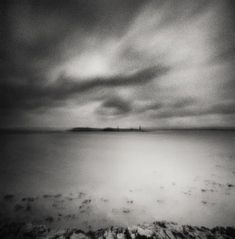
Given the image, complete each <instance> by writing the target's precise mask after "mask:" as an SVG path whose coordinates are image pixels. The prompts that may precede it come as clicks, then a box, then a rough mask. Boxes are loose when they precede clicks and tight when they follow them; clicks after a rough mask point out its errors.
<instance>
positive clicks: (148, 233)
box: [137, 227, 154, 238]
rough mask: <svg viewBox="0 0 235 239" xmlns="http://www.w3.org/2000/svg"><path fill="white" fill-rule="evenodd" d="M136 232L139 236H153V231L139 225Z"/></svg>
mask: <svg viewBox="0 0 235 239" xmlns="http://www.w3.org/2000/svg"><path fill="white" fill-rule="evenodd" d="M137 234H139V235H140V236H145V237H148V238H150V237H152V236H153V234H154V233H153V231H152V230H149V229H147V228H146V229H143V228H141V227H138V228H137Z"/></svg>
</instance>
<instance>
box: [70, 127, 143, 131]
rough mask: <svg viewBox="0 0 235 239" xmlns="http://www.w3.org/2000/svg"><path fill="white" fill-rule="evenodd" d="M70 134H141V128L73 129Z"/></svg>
mask: <svg viewBox="0 0 235 239" xmlns="http://www.w3.org/2000/svg"><path fill="white" fill-rule="evenodd" d="M69 131H71V132H89V131H91V132H93V131H95V132H143V131H145V130H143V129H142V128H141V127H139V128H118V127H117V128H113V127H106V128H92V127H75V128H72V129H70V130H69Z"/></svg>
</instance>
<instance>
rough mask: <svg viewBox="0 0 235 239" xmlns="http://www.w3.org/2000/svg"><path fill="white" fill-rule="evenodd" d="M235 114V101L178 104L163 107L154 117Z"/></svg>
mask: <svg viewBox="0 0 235 239" xmlns="http://www.w3.org/2000/svg"><path fill="white" fill-rule="evenodd" d="M233 114H235V103H234V102H222V103H219V104H213V105H211V106H209V107H208V106H206V107H202V106H201V107H200V106H193V105H191V106H189V105H188V106H186V107H184V106H183V105H178V107H174V108H172V107H168V106H165V107H162V108H159V110H156V111H155V112H152V117H153V118H176V117H191V116H207V115H233Z"/></svg>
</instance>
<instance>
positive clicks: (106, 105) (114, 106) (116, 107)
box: [97, 96, 132, 116]
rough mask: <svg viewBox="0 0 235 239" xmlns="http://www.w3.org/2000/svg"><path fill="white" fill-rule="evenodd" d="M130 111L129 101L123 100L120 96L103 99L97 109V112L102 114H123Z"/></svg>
mask: <svg viewBox="0 0 235 239" xmlns="http://www.w3.org/2000/svg"><path fill="white" fill-rule="evenodd" d="M131 111H132V105H131V102H129V101H128V100H124V99H122V98H120V97H117V96H116V97H112V98H110V99H107V100H105V101H104V102H103V103H102V105H101V107H100V108H99V109H98V111H97V112H98V114H101V115H104V114H107V115H111V116H115V115H125V114H127V113H130V112H131Z"/></svg>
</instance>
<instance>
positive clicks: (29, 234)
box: [0, 222, 235, 239]
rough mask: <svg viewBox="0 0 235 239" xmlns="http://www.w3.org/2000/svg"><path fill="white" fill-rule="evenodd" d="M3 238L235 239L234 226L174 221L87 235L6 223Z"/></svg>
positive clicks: (117, 228) (24, 224) (100, 231)
mask: <svg viewBox="0 0 235 239" xmlns="http://www.w3.org/2000/svg"><path fill="white" fill-rule="evenodd" d="M0 238H4V239H14V238H21V239H24V238H25V239H26V238H27V239H30V238H32V239H33V238H35V239H184V238H197V239H213V238H218V239H222V238H226V239H230V238H235V228H234V227H214V228H212V229H209V228H206V227H195V226H188V225H183V226H181V225H178V224H176V223H172V222H155V223H153V224H144V225H138V226H133V227H128V228H124V227H110V228H106V229H99V230H96V231H89V232H84V231H82V230H79V229H66V230H51V229H50V228H48V227H46V226H44V225H33V224H31V223H7V224H2V225H1V226H0Z"/></svg>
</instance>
